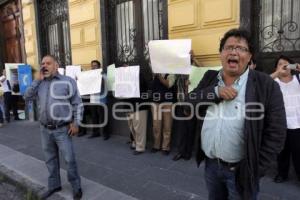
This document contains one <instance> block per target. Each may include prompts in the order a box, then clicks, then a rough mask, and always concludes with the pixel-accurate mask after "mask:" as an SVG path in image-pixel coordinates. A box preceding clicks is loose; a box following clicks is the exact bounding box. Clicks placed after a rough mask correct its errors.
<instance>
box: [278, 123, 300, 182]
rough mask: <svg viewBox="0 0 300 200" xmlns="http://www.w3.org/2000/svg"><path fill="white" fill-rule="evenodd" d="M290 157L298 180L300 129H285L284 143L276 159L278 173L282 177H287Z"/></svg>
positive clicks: (299, 171) (299, 168)
mask: <svg viewBox="0 0 300 200" xmlns="http://www.w3.org/2000/svg"><path fill="white" fill-rule="evenodd" d="M291 157H292V161H293V164H294V168H295V171H296V175H297V177H298V179H299V180H300V129H287V136H286V141H285V145H284V148H283V150H282V151H281V153H280V154H279V156H278V159H277V164H278V174H279V175H281V176H282V177H288V174H289V167H290V159H291Z"/></svg>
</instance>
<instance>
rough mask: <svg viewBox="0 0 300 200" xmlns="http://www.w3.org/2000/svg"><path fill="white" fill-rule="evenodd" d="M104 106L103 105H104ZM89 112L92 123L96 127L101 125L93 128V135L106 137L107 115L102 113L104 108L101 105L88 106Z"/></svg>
mask: <svg viewBox="0 0 300 200" xmlns="http://www.w3.org/2000/svg"><path fill="white" fill-rule="evenodd" d="M104 106H105V105H104ZM90 112H91V117H92V123H93V124H94V125H96V126H99V125H101V126H102V125H103V126H102V127H93V128H92V131H93V134H100V135H103V136H104V137H106V136H108V134H109V133H108V131H107V130H106V125H107V124H106V123H107V120H108V116H107V114H105V112H104V108H103V106H101V105H93V106H90Z"/></svg>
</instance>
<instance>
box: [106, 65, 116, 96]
mask: <svg viewBox="0 0 300 200" xmlns="http://www.w3.org/2000/svg"><path fill="white" fill-rule="evenodd" d="M115 71H116V66H115V64H111V65H109V66H107V76H106V78H107V89H108V91H113V90H114V88H115Z"/></svg>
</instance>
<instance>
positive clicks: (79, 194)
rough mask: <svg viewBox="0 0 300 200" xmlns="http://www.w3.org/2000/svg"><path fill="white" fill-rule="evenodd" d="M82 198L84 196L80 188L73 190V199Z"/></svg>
mask: <svg viewBox="0 0 300 200" xmlns="http://www.w3.org/2000/svg"><path fill="white" fill-rule="evenodd" d="M81 198H82V190H81V188H80V189H79V190H78V191H76V192H73V199H74V200H80V199H81Z"/></svg>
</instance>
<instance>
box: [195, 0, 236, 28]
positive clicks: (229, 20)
mask: <svg viewBox="0 0 300 200" xmlns="http://www.w3.org/2000/svg"><path fill="white" fill-rule="evenodd" d="M216 3H217V2H213V1H207V0H202V5H203V6H201V11H200V13H202V15H201V18H202V19H203V20H202V24H201V25H202V26H203V27H205V28H210V27H212V28H214V27H222V26H226V25H231V24H235V23H238V19H239V17H238V16H237V14H238V12H237V11H238V10H237V9H238V2H237V0H227V2H225V5H228V7H229V9H228V8H226V9H223V12H225V11H227V12H229V11H230V13H228V16H224V17H223V18H220V19H215V20H214V19H209V18H210V16H209V14H207V12H212V10H211V9H212V8H213V7H217V6H215V5H214V4H216ZM222 3H224V0H222ZM209 4H211V5H209ZM218 7H219V6H218Z"/></svg>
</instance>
